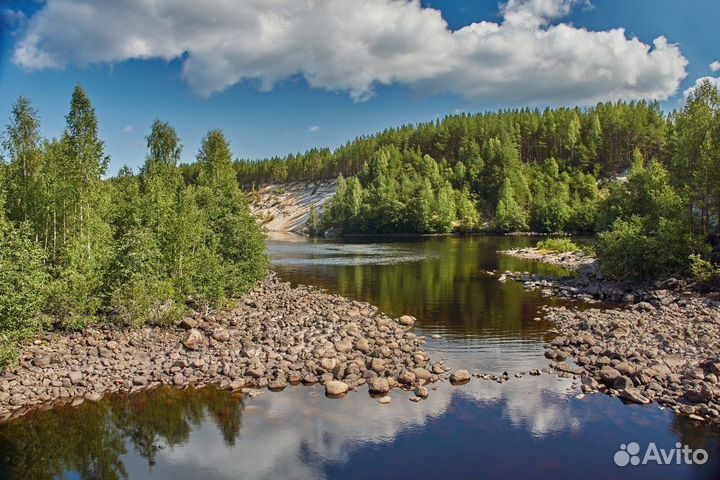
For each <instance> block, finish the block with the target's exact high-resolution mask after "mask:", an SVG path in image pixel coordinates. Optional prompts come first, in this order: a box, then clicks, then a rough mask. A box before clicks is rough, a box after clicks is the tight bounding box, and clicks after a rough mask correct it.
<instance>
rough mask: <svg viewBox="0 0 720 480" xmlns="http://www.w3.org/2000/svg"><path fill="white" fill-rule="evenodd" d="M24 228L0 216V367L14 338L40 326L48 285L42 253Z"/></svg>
mask: <svg viewBox="0 0 720 480" xmlns="http://www.w3.org/2000/svg"><path fill="white" fill-rule="evenodd" d="M24 230H25V227H24V226H23V227H21V228H20V229H15V228H13V227H12V226H11V225H10V224H9V223H7V222H4V220H3V219H2V218H1V217H0V367H2V366H3V365H5V364H7V363H8V362H10V361H12V360H13V358H14V357H15V355H16V347H15V344H16V343H17V342H18V341H20V340H22V339H23V338H25V337H27V336H29V335H32V334H34V333H36V332H37V330H38V329H40V328H41V327H42V326H43V325H42V324H43V322H42V320H41V318H42V317H41V308H42V307H43V306H44V303H45V299H46V295H47V285H48V275H47V273H46V271H45V268H44V265H43V260H44V254H43V251H42V250H41V249H40V248H39V247H38V246H36V245H35V243H34V242H33V241H32V240H29V239H28V237H27V235H26V232H25V231H24Z"/></svg>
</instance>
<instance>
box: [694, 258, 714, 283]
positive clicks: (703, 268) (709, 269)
mask: <svg viewBox="0 0 720 480" xmlns="http://www.w3.org/2000/svg"><path fill="white" fill-rule="evenodd" d="M690 272H692V276H693V277H695V278H697V279H698V280H700V281H702V282H718V281H720V265H715V264H713V263H712V262H709V261H707V260H705V259H704V258H703V257H702V255H699V254H697V253H695V254H692V255H690Z"/></svg>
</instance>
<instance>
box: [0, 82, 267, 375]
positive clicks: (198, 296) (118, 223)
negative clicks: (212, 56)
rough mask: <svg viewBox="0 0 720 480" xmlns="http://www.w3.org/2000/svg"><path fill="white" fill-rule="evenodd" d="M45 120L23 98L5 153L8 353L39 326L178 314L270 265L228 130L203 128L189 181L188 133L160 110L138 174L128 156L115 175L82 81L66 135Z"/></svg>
mask: <svg viewBox="0 0 720 480" xmlns="http://www.w3.org/2000/svg"><path fill="white" fill-rule="evenodd" d="M39 127H40V120H39V116H38V112H37V111H36V110H35V109H34V108H33V107H32V105H31V103H30V101H29V100H28V99H27V98H24V97H21V98H19V99H18V100H17V102H16V103H15V105H14V107H13V110H12V115H11V118H10V123H9V125H8V126H7V129H6V130H5V133H4V135H3V147H4V153H5V156H4V161H3V162H2V163H0V364H2V363H4V362H6V361H7V360H8V359H10V358H11V357H12V354H13V350H14V347H15V345H16V343H17V341H18V340H19V339H22V338H24V337H26V336H28V335H32V334H34V333H36V332H37V331H38V330H39V329H42V328H47V327H49V326H55V327H60V328H72V329H78V328H83V327H85V326H88V325H92V324H96V323H99V322H114V323H120V324H124V325H132V326H137V325H141V324H144V323H146V322H154V323H163V322H169V321H172V320H174V319H177V318H178V317H179V316H181V315H183V313H184V311H185V310H186V309H187V308H188V306H192V307H195V308H201V307H206V306H216V305H220V304H223V303H224V302H225V301H227V300H228V299H231V298H233V297H236V296H238V295H239V294H241V293H242V292H244V291H245V290H246V289H247V288H248V287H250V286H251V285H252V284H253V283H254V282H255V281H256V280H257V279H259V278H261V277H262V276H263V275H264V274H265V271H266V266H267V263H266V258H265V253H264V241H263V236H262V233H261V231H260V229H259V228H258V226H257V224H256V223H255V221H254V220H253V218H252V217H251V216H250V214H249V210H248V206H247V202H246V198H245V194H244V193H243V192H242V191H241V190H240V188H239V186H238V183H237V180H236V176H235V170H234V169H233V166H232V154H231V151H230V148H229V145H228V142H227V141H226V139H225V137H224V135H223V133H222V132H221V131H219V130H211V131H210V132H208V134H207V135H206V136H205V138H204V139H203V141H202V146H201V148H200V151H199V152H198V154H197V164H196V165H197V170H198V175H197V178H196V182H195V183H194V184H192V185H189V184H187V183H186V182H184V181H183V177H182V175H181V172H180V169H179V167H178V160H179V158H180V153H181V150H182V145H181V143H180V139H179V138H178V136H177V133H176V132H175V130H174V129H173V128H172V127H171V126H170V125H168V124H167V123H163V122H160V121H156V122H155V123H154V124H153V126H152V130H151V132H150V133H149V135H148V136H147V137H146V140H147V149H148V150H147V156H146V160H145V164H144V165H143V167H142V169H141V171H140V172H139V174H134V173H133V172H132V171H131V170H130V169H129V168H127V167H124V168H123V169H122V170H121V171H120V173H119V174H118V175H117V176H116V177H114V178H110V179H106V178H105V175H106V172H107V166H108V160H109V159H108V157H106V156H105V154H104V145H103V142H102V141H101V140H100V139H99V138H98V125H97V118H96V115H95V111H94V109H93V107H92V105H91V102H90V100H89V98H88V97H87V95H86V94H85V92H84V91H83V89H82V88H81V87H79V86H78V87H76V88H75V91H74V92H73V94H72V101H71V105H70V112H69V113H68V115H67V117H66V127H65V130H64V132H63V133H62V135H61V136H60V138H59V139H45V138H42V137H41V135H40V133H39Z"/></svg>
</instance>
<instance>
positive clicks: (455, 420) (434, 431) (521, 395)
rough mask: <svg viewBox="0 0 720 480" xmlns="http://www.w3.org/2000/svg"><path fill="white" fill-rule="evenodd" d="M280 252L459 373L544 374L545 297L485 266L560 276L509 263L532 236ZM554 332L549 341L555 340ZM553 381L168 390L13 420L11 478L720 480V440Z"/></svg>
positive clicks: (288, 274)
mask: <svg viewBox="0 0 720 480" xmlns="http://www.w3.org/2000/svg"><path fill="white" fill-rule="evenodd" d="M373 242H377V240H366V241H362V240H356V241H354V242H353V243H345V244H338V243H333V242H307V241H304V240H302V241H298V240H297V239H292V240H291V239H288V240H276V241H272V242H269V245H268V251H269V254H270V256H271V258H272V260H273V263H274V265H275V267H274V268H275V270H276V271H277V272H278V273H279V274H280V275H281V277H283V278H284V279H286V280H288V281H291V282H293V283H305V284H313V285H317V286H320V287H323V288H326V289H328V290H329V291H333V292H338V293H340V294H342V295H345V296H348V297H352V298H356V299H360V300H364V301H369V302H372V303H374V304H376V305H378V306H380V307H381V308H382V309H383V310H384V311H385V312H387V313H389V314H392V315H400V314H405V313H409V314H412V315H415V316H417V317H418V319H419V324H418V326H417V327H416V330H417V331H418V333H424V334H427V335H430V334H436V333H437V334H440V335H442V338H441V339H438V340H432V339H428V343H427V344H426V350H427V351H429V352H430V353H431V354H432V355H433V356H434V357H437V358H447V363H448V364H449V365H451V366H458V367H459V366H464V367H467V368H469V369H477V370H481V371H483V372H488V373H499V372H502V371H505V370H506V371H508V372H509V373H510V374H513V373H515V372H519V371H527V370H529V369H532V368H542V367H544V366H546V365H547V360H546V359H545V358H544V357H543V347H542V345H543V342H544V340H545V338H546V335H547V330H548V329H549V328H551V325H550V324H549V323H548V322H546V321H543V320H540V321H536V320H534V318H535V317H536V316H537V309H538V307H539V306H541V305H543V304H545V303H547V302H548V301H547V300H546V299H543V298H541V297H540V296H539V295H538V294H536V293H528V292H525V291H523V289H522V287H521V286H519V285H517V284H515V283H513V282H507V283H506V284H502V283H500V282H498V281H497V279H496V278H495V277H493V276H490V275H488V274H487V273H485V272H486V271H487V270H500V271H503V270H506V269H507V270H527V271H532V272H538V273H556V274H557V273H562V272H561V271H559V270H557V269H553V268H552V267H548V266H542V265H539V264H534V263H531V262H525V261H520V260H516V259H511V258H509V257H503V256H498V255H497V254H496V253H495V252H496V250H499V249H503V248H509V247H511V246H522V245H528V244H530V243H532V241H531V240H530V239H526V238H495V237H471V238H432V239H425V240H415V241H395V242H387V241H386V242H385V243H373ZM547 338H550V337H549V336H547ZM571 383H572V382H571V381H569V380H563V379H558V378H556V377H554V376H550V375H542V376H540V377H530V376H524V377H523V378H520V379H516V378H512V379H511V380H510V381H509V382H507V383H505V384H502V385H501V384H497V383H495V382H490V381H481V380H473V381H472V382H470V383H469V384H467V385H464V386H461V387H452V386H450V385H448V384H447V383H444V384H442V385H440V386H439V387H438V389H437V390H435V391H431V395H430V397H429V398H428V399H427V400H425V401H422V402H419V403H413V402H410V401H408V398H409V396H410V395H409V394H408V393H406V392H402V391H393V392H392V394H391V396H392V398H393V401H392V403H391V404H389V405H379V404H377V403H376V402H375V401H374V400H372V399H370V398H369V397H368V396H367V393H366V392H365V391H361V392H359V393H354V394H350V395H348V396H347V397H346V398H344V399H342V400H331V399H327V398H325V396H324V394H323V390H322V387H304V386H297V387H291V388H287V389H285V390H284V391H282V392H279V393H271V392H266V393H263V394H262V395H260V396H259V397H257V398H252V399H250V398H240V397H239V396H232V395H230V394H228V393H226V392H220V391H216V390H214V389H212V388H206V389H201V390H176V389H172V388H162V389H158V390H155V391H152V392H147V393H143V394H137V395H133V396H129V397H128V396H119V395H118V396H113V397H110V398H107V399H104V400H103V401H101V402H99V403H96V404H89V403H85V404H83V405H80V406H79V407H76V408H73V407H62V408H56V409H53V410H48V411H44V412H38V413H36V414H33V415H29V416H27V417H24V418H22V419H19V420H17V421H15V422H13V423H10V424H7V425H2V426H0V478H13V479H14V478H22V479H25V478H53V477H55V478H58V477H59V478H101V479H105V478H109V479H112V478H156V479H166V478H167V479H205V478H222V479H238V478H243V479H245V478H267V479H282V478H293V479H294V478H300V479H315V478H364V479H366V478H393V479H395V478H412V479H418V478H440V479H446V478H463V479H464V478H472V479H475V478H490V479H505V478H522V479H557V478H561V479H562V478H591V479H596V478H597V479H614V478H617V479H625V478H627V479H695V478H698V479H715V478H720V475H718V472H719V471H720V470H719V469H720V461H719V460H720V432H718V430H717V429H715V428H712V427H701V426H698V425H696V424H694V423H693V422H689V421H687V420H684V419H680V418H675V417H674V416H673V415H672V414H671V413H670V412H668V411H667V410H663V409H661V408H659V407H658V406H656V405H650V406H637V405H624V404H622V403H621V402H620V401H619V400H617V399H614V398H610V397H607V396H604V395H594V396H585V397H584V398H577V395H578V392H577V390H575V389H574V388H573V387H572V384H571ZM629 442H637V443H638V444H639V445H640V447H641V453H640V455H641V456H642V455H643V454H644V453H645V448H646V447H647V446H648V444H650V443H651V442H654V443H655V444H656V446H657V448H658V449H665V450H670V449H673V448H675V444H676V442H681V443H682V444H683V445H685V444H686V445H689V446H690V447H691V448H694V449H697V448H703V449H705V450H707V452H708V454H709V461H708V463H706V464H705V465H702V466H698V465H685V464H675V463H673V464H671V465H657V464H654V463H653V464H646V465H637V466H625V467H618V466H616V465H615V463H614V462H613V456H614V455H615V453H616V452H617V451H618V449H619V446H620V445H621V444H628V443H629Z"/></svg>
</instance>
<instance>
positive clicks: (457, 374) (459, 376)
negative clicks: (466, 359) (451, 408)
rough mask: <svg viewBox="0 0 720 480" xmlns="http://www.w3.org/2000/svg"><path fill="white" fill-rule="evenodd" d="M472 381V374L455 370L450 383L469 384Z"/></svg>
mask: <svg viewBox="0 0 720 480" xmlns="http://www.w3.org/2000/svg"><path fill="white" fill-rule="evenodd" d="M469 381H470V372H468V371H467V370H455V371H454V372H453V373H451V374H450V382H451V383H453V384H461V383H467V382H469Z"/></svg>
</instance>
